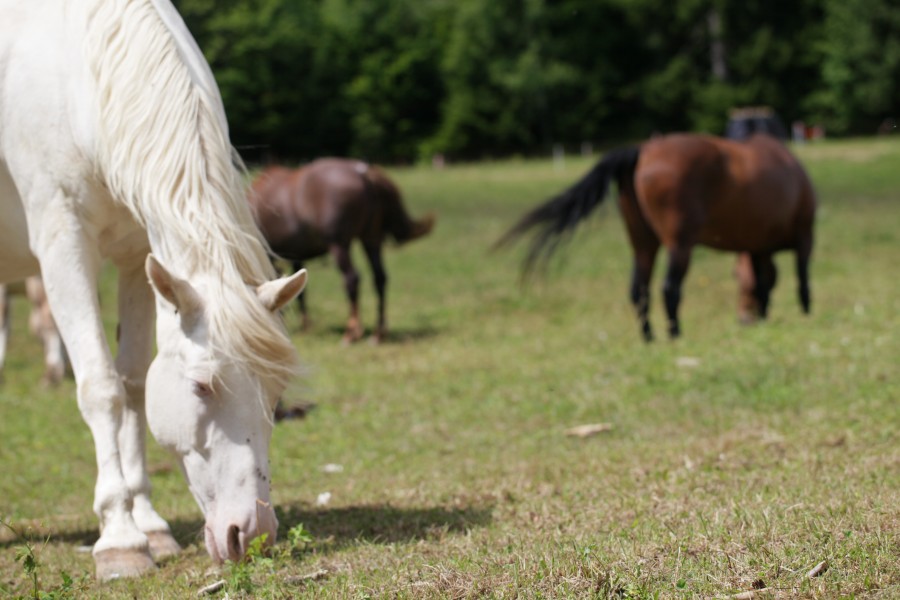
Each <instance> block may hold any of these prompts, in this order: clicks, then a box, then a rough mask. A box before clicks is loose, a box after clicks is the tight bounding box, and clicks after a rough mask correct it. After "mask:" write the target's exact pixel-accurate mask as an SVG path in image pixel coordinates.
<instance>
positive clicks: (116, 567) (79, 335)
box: [35, 198, 155, 580]
mask: <svg viewBox="0 0 900 600" xmlns="http://www.w3.org/2000/svg"><path fill="white" fill-rule="evenodd" d="M56 200H59V202H55V204H56V205H57V206H64V205H65V203H64V202H63V201H62V199H61V198H59V199H56ZM47 226H48V227H50V228H52V229H51V230H45V231H41V232H40V235H39V236H38V237H37V239H36V241H37V247H36V248H35V250H36V254H37V256H38V257H39V259H40V261H41V269H42V271H43V274H44V284H45V287H46V290H47V297H48V299H49V301H50V306H51V307H52V308H53V314H54V316H55V317H56V322H57V326H58V327H59V331H60V333H61V334H62V337H63V340H64V341H65V344H66V347H67V348H68V350H69V355H70V358H71V361H72V370H73V371H74V373H75V381H76V383H77V386H78V408H79V409H80V411H81V415H82V417H83V418H84V420H85V422H86V423H87V425H88V427H89V428H90V430H91V434H92V435H93V438H94V447H95V451H96V454H97V485H96V488H95V490H94V512H95V513H97V516H98V517H99V518H100V539H99V540H97V543H96V544H94V552H93V553H94V561H95V563H96V567H97V577H98V578H99V579H103V580H105V579H114V578H117V577H129V576H135V575H138V574H140V573H143V572H145V571H148V570H150V569H153V568H154V567H155V565H154V563H153V559H152V558H151V556H150V552H149V549H148V543H147V536H146V535H144V533H143V532H141V530H140V529H139V528H138V526H137V525H136V524H135V521H134V518H133V517H132V514H131V510H132V495H131V491H130V489H129V487H128V485H127V483H126V480H125V475H124V473H123V468H122V453H121V451H120V446H119V430H120V429H121V427H122V422H123V409H124V406H125V398H126V393H125V386H124V385H123V383H122V381H121V380H120V379H119V375H118V372H117V371H116V369H115V367H114V365H113V360H112V356H111V353H110V350H109V346H108V345H107V342H106V337H105V335H104V331H103V325H102V321H101V318H100V306H99V302H98V298H97V276H98V272H99V264H100V259H99V256H98V254H97V252H96V249H95V247H94V245H93V243H92V240H90V239H89V238H88V237H87V236H85V234H84V233H83V229H82V225H81V223H80V222H79V221H78V218H77V217H76V216H75V215H74V214H72V213H67V214H62V215H54V217H53V222H52V223H51V224H47Z"/></svg>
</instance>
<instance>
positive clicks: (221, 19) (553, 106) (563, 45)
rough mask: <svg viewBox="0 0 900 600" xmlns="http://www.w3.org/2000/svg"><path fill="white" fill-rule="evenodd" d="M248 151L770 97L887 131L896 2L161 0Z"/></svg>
mask: <svg viewBox="0 0 900 600" xmlns="http://www.w3.org/2000/svg"><path fill="white" fill-rule="evenodd" d="M175 5H176V7H177V8H178V9H179V11H180V12H181V13H182V15H183V16H184V18H185V20H186V22H187V24H188V27H189V28H190V29H191V31H192V33H193V34H194V36H195V37H196V39H197V41H198V43H199V45H200V47H201V48H203V49H204V52H205V53H206V56H207V59H208V60H209V61H210V63H211V65H212V67H213V70H214V71H215V74H216V78H217V80H218V82H219V85H220V87H221V90H222V95H223V97H224V101H225V106H226V109H227V111H228V117H229V121H230V124H231V129H232V139H233V142H234V143H235V145H236V146H238V148H239V150H240V151H241V153H242V154H243V155H244V156H245V158H246V159H248V160H249V161H251V162H268V161H275V160H277V161H306V160H309V159H312V158H314V157H317V156H322V155H340V156H344V155H352V156H356V157H360V158H365V159H368V160H372V161H380V162H387V163H392V164H403V163H410V162H419V161H431V160H433V158H434V157H435V156H437V157H438V160H440V159H441V158H443V157H446V159H447V160H473V159H481V158H490V157H501V156H510V155H539V154H544V155H546V154H547V153H549V152H551V151H552V150H553V148H554V147H555V148H557V151H559V150H560V149H564V150H565V151H566V152H581V151H585V152H587V151H590V150H591V149H592V148H593V147H594V146H596V147H598V148H603V147H607V146H611V145H613V144H617V143H621V142H623V141H630V140H638V139H643V138H646V137H648V136H650V135H652V134H654V133H656V132H670V131H676V130H682V131H684V130H690V131H705V132H709V133H715V134H720V135H721V134H722V133H724V132H725V130H726V125H727V120H728V118H729V111H730V110H731V109H732V108H734V107H738V106H760V105H762V106H768V107H771V108H772V109H773V110H774V111H775V113H776V114H777V115H779V116H780V117H781V119H782V120H783V122H784V123H785V124H786V129H787V130H788V131H790V128H791V124H792V123H794V122H797V121H803V122H804V123H806V124H808V125H815V126H818V127H819V130H818V131H819V132H822V131H824V132H827V135H829V136H833V135H838V136H844V135H871V134H875V133H877V132H879V131H880V132H891V131H894V130H895V124H894V121H893V118H894V117H897V116H900V3H898V2H897V1H896V0H742V1H740V2H727V1H725V0H176V1H175Z"/></svg>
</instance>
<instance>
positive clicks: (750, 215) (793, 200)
mask: <svg viewBox="0 0 900 600" xmlns="http://www.w3.org/2000/svg"><path fill="white" fill-rule="evenodd" d="M613 179H615V180H616V182H617V184H618V188H619V208H620V209H621V212H622V217H623V220H624V221H625V226H626V228H627V230H628V237H629V239H630V241H631V246H632V248H633V250H634V269H633V272H632V280H631V301H632V303H633V304H634V306H635V308H636V309H637V314H638V319H639V320H640V325H641V330H642V333H643V335H644V338H645V339H646V340H648V341H649V340H651V339H653V334H652V331H651V327H650V322H649V320H648V317H647V315H648V311H649V305H650V292H649V286H650V276H651V274H652V271H653V263H654V260H655V258H656V253H657V250H658V249H659V247H660V245H662V246H665V248H666V250H667V252H668V259H669V260H668V270H667V272H666V277H665V283H664V284H663V298H664V300H665V307H666V313H667V315H668V318H669V335H670V336H671V337H673V338H674V337H677V336H678V335H679V334H680V332H681V327H680V325H679V322H678V305H679V303H680V301H681V286H682V282H683V280H684V277H685V275H686V274H687V271H688V265H689V264H690V259H691V251H692V250H693V247H694V246H695V245H697V244H701V245H704V246H709V247H711V248H715V249H717V250H725V251H730V252H740V253H746V254H747V256H746V257H744V259H742V260H739V262H738V269H737V274H738V278H739V280H740V281H741V289H742V291H743V292H744V293H743V294H742V301H741V305H742V307H744V309H745V310H747V311H755V312H757V313H758V315H759V316H760V317H762V318H765V316H766V314H767V311H768V305H769V296H770V293H771V291H772V288H773V287H774V286H775V280H776V275H777V273H776V269H775V263H774V262H773V261H772V255H773V254H774V253H775V252H778V251H780V250H793V251H795V252H796V267H797V278H798V281H799V296H800V304H801V306H802V308H803V312H805V313H808V312H809V309H810V292H809V259H810V255H811V253H812V246H813V222H814V218H815V211H816V198H815V192H814V190H813V187H812V184H811V183H810V180H809V177H807V175H806V172H805V171H804V170H803V167H802V166H801V165H800V163H799V162H798V161H797V159H796V158H794V156H793V155H791V153H790V152H789V151H788V150H787V148H785V146H784V145H783V144H781V143H780V142H779V141H777V140H776V139H775V138H772V137H770V136H768V135H754V136H752V137H751V138H749V139H748V140H747V141H746V142H734V141H730V140H725V139H722V138H717V137H713V136H708V135H695V134H675V135H669V136H664V137H659V138H654V139H651V140H648V141H646V142H644V143H643V144H642V145H640V146H630V147H624V148H619V149H617V150H614V151H612V152H609V153H608V154H607V155H606V156H605V157H604V158H603V159H602V160H601V161H600V162H599V163H598V164H597V165H596V166H595V167H594V168H593V170H591V171H590V172H589V173H588V174H587V175H586V176H585V177H584V178H583V179H581V181H579V182H578V183H576V184H575V185H573V186H572V187H571V188H569V189H568V190H566V191H564V192H563V193H561V194H559V195H558V196H556V197H554V198H551V199H550V200H549V201H547V202H546V203H545V204H542V205H540V206H538V207H537V208H535V209H534V210H532V211H531V212H529V213H528V214H526V215H525V216H524V217H523V218H522V219H521V220H520V221H519V222H518V223H517V224H516V225H515V226H514V227H513V228H512V229H511V230H510V231H509V232H508V233H507V234H506V235H505V236H504V237H503V238H502V239H501V240H500V242H499V243H500V244H504V243H506V242H508V241H510V240H512V239H514V238H516V237H518V236H519V235H521V234H523V233H525V232H527V231H529V230H531V229H532V228H537V230H538V231H537V232H536V236H535V238H534V241H533V243H532V246H531V250H530V252H529V254H528V255H527V258H526V260H525V272H526V273H527V272H528V271H530V270H531V268H532V267H534V266H535V265H536V264H537V263H538V262H539V261H541V260H546V258H548V257H549V255H550V254H551V253H552V252H553V251H554V250H555V248H556V247H557V246H558V244H559V242H560V241H561V240H562V239H563V236H564V234H567V233H569V232H571V231H572V230H573V229H574V228H575V226H576V225H577V224H578V223H579V222H580V221H581V220H582V219H584V218H585V217H587V216H588V215H589V214H591V212H592V211H593V210H594V208H596V207H597V206H598V205H599V204H600V203H601V202H602V201H603V199H604V196H605V195H606V191H607V189H608V187H609V183H610V181H611V180H613Z"/></svg>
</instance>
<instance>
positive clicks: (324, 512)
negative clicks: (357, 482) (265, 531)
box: [276, 504, 493, 549]
mask: <svg viewBox="0 0 900 600" xmlns="http://www.w3.org/2000/svg"><path fill="white" fill-rule="evenodd" d="M492 510H493V507H492V506H470V507H461V508H445V507H442V506H437V507H427V508H398V507H395V506H389V505H385V504H376V505H366V506H348V507H342V508H333V509H328V508H313V507H310V506H308V505H295V506H282V507H277V508H276V513H277V514H278V522H279V527H278V537H279V539H287V536H288V531H289V530H290V529H291V528H292V527H294V526H296V525H297V524H300V523H302V524H303V527H304V528H305V529H306V530H307V531H309V532H310V533H311V534H312V535H313V536H314V537H315V539H316V540H322V541H329V542H330V544H329V545H330V547H331V548H332V549H339V548H343V547H346V546H349V545H353V544H355V543H358V542H369V543H375V544H393V543H404V542H415V541H418V540H427V539H436V538H440V537H441V536H442V535H444V534H446V533H465V532H466V531H468V530H470V529H473V528H476V527H485V526H487V525H489V524H490V523H491V520H492V516H491V514H492Z"/></svg>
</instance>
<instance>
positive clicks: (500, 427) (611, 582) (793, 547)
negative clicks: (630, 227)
mask: <svg viewBox="0 0 900 600" xmlns="http://www.w3.org/2000/svg"><path fill="white" fill-rule="evenodd" d="M798 153H799V154H800V156H801V158H802V159H803V160H804V161H805V163H806V164H807V165H808V168H809V170H810V173H811V175H812V177H813V180H814V182H815V183H816V185H817V188H818V192H819V196H820V213H819V219H818V225H817V245H816V249H815V253H814V257H813V268H812V286H813V314H812V315H811V316H809V317H804V316H802V315H801V314H800V310H799V307H798V304H797V301H796V297H795V279H794V274H793V267H792V264H793V261H792V257H791V256H789V255H783V256H780V257H779V259H778V261H777V262H778V265H779V269H780V273H781V277H780V281H779V285H778V287H777V289H776V290H775V292H774V296H773V306H772V309H771V317H770V320H769V321H768V322H766V323H764V324H761V325H757V326H753V327H741V326H739V325H738V324H737V320H736V311H735V308H736V297H737V289H736V283H735V281H734V280H733V278H732V275H731V269H732V266H733V256H730V255H722V254H717V253H714V252H711V251H706V250H702V249H701V250H698V251H697V252H696V254H695V259H694V261H693V263H692V266H691V272H690V274H689V276H688V279H687V282H686V287H685V290H684V301H683V303H682V325H683V330H684V337H683V339H681V340H679V341H678V342H676V343H671V342H668V341H658V342H656V343H654V344H652V345H645V344H644V343H642V342H641V341H640V339H639V336H638V326H637V323H636V319H635V318H634V316H633V314H632V310H631V307H630V305H629V303H628V301H627V284H628V275H629V271H630V261H631V256H630V250H629V247H628V244H627V242H626V240H625V234H624V231H623V228H622V225H621V223H620V219H619V216H618V214H617V211H616V210H615V209H614V208H613V205H612V204H610V206H606V207H604V208H603V210H601V214H600V215H599V218H595V219H592V220H591V222H590V223H589V224H587V226H585V227H584V228H583V231H581V232H580V233H579V234H578V235H576V236H575V239H574V240H573V241H572V243H571V244H569V245H568V246H567V247H566V248H565V249H564V250H565V251H564V252H562V253H561V257H560V258H559V260H557V261H556V262H555V263H554V264H553V266H552V268H551V269H550V272H549V273H548V275H547V277H545V278H543V279H542V280H539V281H537V282H535V283H534V284H532V285H531V286H530V287H529V288H527V289H525V290H523V289H522V288H520V287H519V285H518V261H519V258H520V257H521V249H518V250H519V251H512V252H505V253H501V254H491V253H489V251H488V249H489V246H490V244H491V243H492V242H493V241H494V240H495V239H496V238H497V237H498V236H499V235H500V234H501V233H502V232H503V231H504V230H505V228H506V227H508V226H509V225H510V224H511V223H512V222H513V221H514V219H515V218H516V217H518V216H519V215H521V214H522V212H523V211H524V210H526V209H527V208H529V207H530V206H532V205H534V204H535V203H537V202H538V201H540V200H542V199H544V198H545V197H547V196H548V195H550V194H552V193H553V192H556V191H558V190H559V189H561V188H562V187H564V186H566V185H568V184H570V183H572V182H573V181H574V180H575V179H576V178H578V177H580V176H581V174H582V173H583V172H584V171H585V170H586V169H587V168H588V167H589V165H590V164H591V161H588V160H586V159H570V160H567V161H566V163H565V165H564V167H563V168H554V166H553V165H552V164H551V163H550V162H545V161H520V162H500V163H491V164H481V165H472V166H458V167H452V168H448V169H446V170H444V171H433V170H430V169H425V168H417V169H409V170H392V174H393V175H394V176H395V177H396V180H397V181H398V183H399V184H400V185H401V187H402V188H403V190H404V192H405V195H406V198H407V204H408V205H409V207H410V209H411V211H412V212H414V213H416V214H421V213H423V212H425V211H427V210H434V211H436V212H437V213H438V224H437V228H436V230H435V232H434V233H433V234H432V236H431V237H429V238H426V239H424V240H421V241H417V242H414V243H412V244H411V245H409V246H408V247H404V248H401V249H392V250H389V251H388V253H387V267H388V272H389V275H390V277H391V280H390V284H389V286H390V290H389V312H388V315H389V322H390V325H391V327H392V331H393V333H392V337H391V339H390V341H389V343H386V344H384V345H382V346H380V347H373V346H371V345H369V344H367V343H361V344H358V345H355V346H353V347H349V348H347V347H342V346H341V345H340V343H339V339H340V331H341V328H342V327H343V323H344V319H345V317H346V311H347V306H346V302H345V301H344V299H343V295H342V290H341V285H340V280H339V277H338V275H337V273H336V271H335V269H334V267H333V266H332V265H330V264H327V263H326V262H324V261H323V262H315V263H312V264H311V265H309V269H310V272H311V280H310V285H309V294H310V296H309V301H310V310H311V315H312V317H313V319H314V325H313V329H312V331H310V332H309V333H307V334H305V335H300V334H297V335H296V337H295V341H296V344H297V346H298V348H299V350H300V352H301V355H302V357H303V358H304V360H305V363H306V364H307V366H308V371H309V373H308V376H307V377H306V378H305V379H304V380H303V381H300V382H298V383H297V384H296V385H295V386H294V387H293V388H292V389H291V392H290V393H289V394H288V395H287V398H288V399H290V400H291V401H304V402H314V403H315V404H316V405H317V408H316V409H315V410H314V411H313V412H312V413H311V414H310V415H309V417H308V418H306V419H305V420H302V421H292V422H285V423H281V424H279V425H278V426H277V428H276V431H275V434H274V439H273V444H272V463H273V464H272V468H273V479H274V482H273V483H274V484H273V492H272V493H273V499H274V502H275V504H276V506H277V510H278V511H279V517H280V521H281V535H280V539H281V541H280V542H279V544H278V546H277V547H276V552H275V554H274V556H273V557H271V559H270V560H256V561H254V562H253V563H251V564H249V565H247V566H241V567H229V566H226V567H223V568H220V569H213V568H212V565H211V563H210V561H209V559H208V557H207V556H206V554H205V550H204V548H203V544H202V539H201V535H200V530H201V528H202V518H201V515H200V512H199V509H198V508H197V507H196V505H195V504H194V502H193V500H192V499H191V497H190V495H189V493H188V491H187V488H186V486H185V484H184V482H183V479H182V476H181V474H180V473H179V472H178V470H177V467H176V464H175V462H174V461H173V460H172V459H171V458H170V457H169V456H168V455H166V454H165V453H164V452H162V451H161V450H160V449H159V448H157V447H155V446H154V447H152V448H151V456H150V463H151V465H152V466H153V473H154V474H153V476H152V481H153V485H154V497H155V502H156V506H157V509H158V510H159V511H160V513H161V514H163V515H164V516H166V517H167V518H169V519H170V522H171V523H172V526H173V528H174V531H175V534H176V537H178V539H179V540H180V541H181V542H182V544H183V546H185V552H184V553H183V554H182V555H181V556H180V557H178V558H177V559H175V560H173V561H171V562H169V563H166V564H164V565H162V566H161V568H160V569H159V571H158V572H157V573H155V574H152V575H150V576H147V577H145V578H142V579H140V580H135V581H121V582H113V583H111V584H105V585H100V584H96V583H94V582H93V580H92V579H91V578H90V577H89V575H90V573H91V572H92V567H93V565H92V561H91V557H90V554H89V553H86V552H84V551H83V549H82V548H81V547H82V546H84V545H87V544H90V543H91V541H92V540H93V539H95V537H96V522H95V519H94V517H93V514H92V513H91V509H90V506H91V500H92V490H93V484H94V481H93V478H94V470H95V467H94V458H93V451H92V442H91V440H90V435H89V432H88V430H87V428H86V427H85V426H84V425H83V424H82V422H81V420H80V417H79V415H78V410H77V407H76V403H75V400H74V396H73V387H74V386H73V384H72V382H71V381H67V382H66V383H65V384H64V385H63V386H62V387H61V388H60V389H58V390H45V389H41V388H40V387H39V386H38V384H37V382H38V379H39V377H40V373H41V362H40V349H39V348H38V346H37V342H36V341H34V340H32V339H31V338H30V337H29V336H28V335H27V332H26V327H25V320H26V319H25V313H26V307H25V306H24V304H23V303H22V302H21V301H20V302H19V303H17V304H16V305H15V306H14V310H15V314H16V315H17V316H16V323H15V330H14V334H13V335H14V338H13V344H12V348H11V356H10V362H9V364H8V366H7V371H6V373H5V382H4V383H3V385H2V386H0V414H2V418H0V439H2V440H3V444H2V445H0V464H2V465H3V477H2V478H0V516H2V517H3V518H4V520H6V521H8V522H11V523H12V524H13V525H14V526H15V527H16V528H17V529H19V530H23V531H24V530H28V531H30V533H28V534H27V535H28V536H29V539H31V540H34V543H33V545H34V554H35V557H36V559H37V563H38V567H37V572H38V575H39V586H40V589H42V590H45V591H53V590H59V589H61V588H60V586H61V581H62V580H61V579H60V577H59V575H58V572H59V571H60V570H64V571H66V572H68V573H69V574H70V575H72V576H73V577H74V579H75V583H74V584H73V585H74V586H75V588H78V589H79V590H80V591H78V592H72V593H73V594H75V595H76V596H79V595H80V596H90V597H94V596H98V597H110V598H131V597H141V598H174V597H188V596H189V595H195V594H196V592H197V590H199V589H200V588H201V587H203V586H205V585H207V584H209V583H211V582H213V581H215V580H217V579H226V580H227V581H228V582H229V584H228V586H226V589H225V590H223V591H221V592H218V593H217V594H215V595H214V596H213V597H224V594H225V593H226V592H227V593H228V594H229V597H231V598H236V597H260V598H294V597H310V598H322V597H326V598H327V597H334V598H347V597H350V598H361V597H373V598H377V597H402V598H421V597H455V598H458V597H485V596H487V597H497V598H512V597H524V598H539V597H592V596H593V597H601V598H603V597H616V598H655V597H660V598H695V597H696V598H709V597H722V596H728V595H730V594H733V593H737V592H742V591H746V590H750V589H753V587H754V586H756V587H760V586H766V587H768V588H769V589H770V594H769V596H763V597H791V598H794V597H809V598H834V597H879V598H880V597H883V598H888V597H898V596H900V560H898V557H900V514H898V513H900V509H898V507H900V475H898V474H900V468H898V467H900V443H898V429H900V427H898V426H900V410H898V400H900V398H898V396H900V394H898V390H900V386H898V379H897V378H898V368H897V365H898V362H900V280H898V277H897V273H898V270H897V269H898V267H897V260H898V258H900V234H898V229H900V169H898V167H897V165H898V164H900V140H893V139H880V140H863V141H847V142H828V143H826V144H823V145H816V146H807V147H802V148H799V149H798ZM661 258H662V257H660V259H661ZM356 260H357V265H358V267H359V268H360V270H361V272H362V273H363V274H364V282H363V293H362V303H363V311H364V315H365V317H366V319H365V320H366V324H367V326H368V327H369V328H371V326H372V322H373V320H374V295H373V293H372V291H371V276H370V275H369V274H368V271H367V268H366V265H365V263H364V260H363V257H362V253H361V252H360V253H358V254H357V255H356ZM662 266H663V262H662V261H661V260H660V262H659V264H658V266H657V275H659V274H660V273H661V271H662ZM659 287H660V283H659V277H657V280H656V282H655V283H654V297H653V302H654V304H653V307H652V318H653V321H654V325H655V326H656V330H657V333H658V334H661V333H663V331H664V328H663V325H664V323H663V318H662V308H661V302H660V298H659V293H658V291H659ZM112 290H113V288H112V287H111V286H110V285H109V281H107V287H106V288H105V289H104V290H103V301H104V306H106V307H109V309H110V310H111V309H112V307H113V306H115V303H114V301H113V298H112V295H113V291H112ZM298 321H299V319H298V318H297V315H296V314H290V315H288V323H289V325H290V326H291V327H292V328H294V329H295V330H296V326H297V324H298ZM108 324H109V327H110V329H111V330H112V329H113V328H114V326H115V317H114V315H111V314H110V315H109V323H108ZM685 358H690V359H694V360H693V361H687V362H690V363H691V364H693V365H694V366H684V363H685V362H686V361H685V360H684V359H685ZM597 422H608V423H611V424H612V425H613V429H612V430H611V431H609V432H607V433H602V434H600V435H597V436H595V437H591V438H587V439H576V438H572V437H568V436H566V435H565V433H564V432H565V430H566V429H567V428H569V427H572V426H575V425H579V424H586V423H597ZM329 463H334V464H339V465H342V467H343V470H342V471H340V472H338V473H328V472H325V471H324V470H323V469H322V467H323V466H324V465H326V464H329ZM322 492H330V493H331V501H330V503H328V504H327V505H326V506H324V507H321V506H317V505H316V498H317V496H318V495H319V494H320V493H322ZM299 524H302V525H303V527H304V528H305V530H308V531H309V532H310V533H311V534H312V536H313V537H314V540H313V541H312V542H311V543H308V544H299V545H297V546H292V545H291V544H290V543H289V542H288V541H287V538H288V537H289V535H288V532H289V530H290V529H291V528H295V527H297V526H298V525H299ZM295 531H296V530H295ZM0 536H3V537H0V540H3V541H2V542H0V595H4V594H7V595H9V594H11V595H16V594H20V595H25V594H29V593H30V592H31V590H32V587H31V580H30V579H29V577H28V574H27V573H26V572H25V570H24V569H23V566H22V564H21V563H16V562H15V557H16V552H17V550H18V549H20V548H21V546H22V544H21V542H20V541H17V540H15V539H14V536H12V535H6V534H0ZM823 560H827V561H828V563H829V568H828V570H827V571H826V572H825V573H824V574H823V575H821V576H820V577H818V578H815V579H812V580H810V579H807V578H806V573H807V572H808V571H809V570H810V569H811V568H812V567H813V566H814V565H816V564H817V563H819V562H821V561H823ZM319 569H326V570H327V571H328V572H327V574H326V575H324V576H323V577H320V578H317V579H313V580H303V581H300V582H297V581H296V579H291V578H292V577H294V578H296V577H297V576H300V575H303V574H307V573H312V572H315V571H317V570H319ZM239 584H240V585H239ZM79 586H80V587H79ZM241 589H243V590H244V591H240V590H241ZM247 590H249V591H247Z"/></svg>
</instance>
